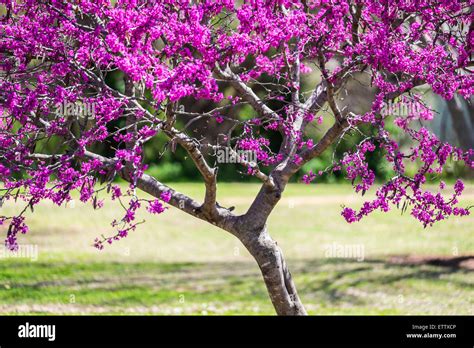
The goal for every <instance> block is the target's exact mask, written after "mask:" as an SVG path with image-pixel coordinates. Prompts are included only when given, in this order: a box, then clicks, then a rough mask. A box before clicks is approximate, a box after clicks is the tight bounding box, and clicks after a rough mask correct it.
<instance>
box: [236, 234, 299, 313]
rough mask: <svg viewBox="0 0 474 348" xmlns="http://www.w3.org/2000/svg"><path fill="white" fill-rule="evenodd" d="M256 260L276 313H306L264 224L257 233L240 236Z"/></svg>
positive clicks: (283, 261)
mask: <svg viewBox="0 0 474 348" xmlns="http://www.w3.org/2000/svg"><path fill="white" fill-rule="evenodd" d="M241 241H242V243H243V244H244V245H245V247H246V248H247V250H248V251H249V252H250V254H251V255H252V256H253V257H254V258H255V261H257V264H258V266H259V267H260V271H261V272H262V276H263V280H264V281H265V285H266V286H267V290H268V294H269V296H270V299H271V301H272V303H273V306H274V307H275V310H276V312H277V314H278V315H287V316H290V315H291V316H293V315H307V313H306V310H305V308H304V306H303V304H302V303H301V300H300V298H299V296H298V293H297V291H296V287H295V284H294V283H293V280H292V277H291V273H290V271H289V270H288V266H287V264H286V261H285V258H284V256H283V253H282V251H281V249H280V247H279V246H278V244H277V242H275V241H274V240H273V239H272V238H271V237H270V235H269V233H268V231H267V228H266V226H265V227H264V228H263V230H261V231H260V232H259V233H257V234H255V233H253V232H252V233H250V232H249V233H246V234H245V237H244V238H241Z"/></svg>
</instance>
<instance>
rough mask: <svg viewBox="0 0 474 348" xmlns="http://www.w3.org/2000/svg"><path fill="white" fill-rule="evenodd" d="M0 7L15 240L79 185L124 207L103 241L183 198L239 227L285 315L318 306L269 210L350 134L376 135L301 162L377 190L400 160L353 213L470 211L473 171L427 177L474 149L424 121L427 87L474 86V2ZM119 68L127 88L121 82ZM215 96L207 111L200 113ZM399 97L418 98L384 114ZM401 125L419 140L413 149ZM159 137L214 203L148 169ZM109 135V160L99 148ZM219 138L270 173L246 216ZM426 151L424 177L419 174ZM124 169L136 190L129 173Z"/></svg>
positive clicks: (0, 82)
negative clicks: (148, 154) (302, 290)
mask: <svg viewBox="0 0 474 348" xmlns="http://www.w3.org/2000/svg"><path fill="white" fill-rule="evenodd" d="M0 6H1V8H0V11H1V12H0V13H1V26H0V35H1V42H0V58H1V59H0V77H1V79H0V106H1V111H2V112H1V118H0V181H1V182H2V187H1V192H0V194H1V197H2V201H8V200H15V201H23V202H24V209H23V210H22V211H21V212H20V213H19V214H18V215H16V216H1V217H0V224H2V225H4V226H5V229H4V230H5V231H6V233H7V234H6V245H7V247H9V248H12V249H15V248H16V247H17V237H18V236H19V234H22V233H27V231H28V227H27V221H26V220H25V216H26V213H27V212H28V211H29V210H30V209H31V210H33V208H34V207H35V206H36V205H37V204H39V203H41V202H42V201H45V200H50V201H52V202H54V204H56V205H57V206H61V205H64V204H66V203H67V202H68V201H70V200H71V199H72V198H71V194H72V193H73V192H74V191H78V192H79V194H80V200H81V201H82V202H90V203H91V204H92V205H93V206H94V208H97V209H99V208H100V207H101V206H102V205H103V204H104V201H103V200H102V199H100V198H99V197H98V194H99V192H102V191H103V192H107V193H108V194H109V195H110V197H111V199H112V200H117V201H120V203H121V204H122V206H123V208H124V213H123V215H122V216H118V217H117V219H116V220H114V221H113V222H112V228H110V227H109V228H110V230H109V233H108V234H107V233H104V234H102V233H98V234H99V235H103V236H104V235H105V237H98V238H97V239H96V240H95V247H97V248H99V249H102V248H104V246H106V245H107V244H112V243H114V242H115V241H118V240H120V239H122V238H124V237H126V236H127V235H128V234H129V233H133V231H134V230H135V229H136V226H137V223H138V222H137V221H136V219H135V216H136V212H137V210H138V209H140V208H144V209H147V210H148V211H149V213H151V214H161V213H163V212H165V210H166V206H167V205H171V206H174V207H176V208H178V209H180V210H182V211H184V212H186V213H187V214H189V215H191V216H193V217H195V218H199V219H201V220H204V221H206V222H209V223H211V224H213V225H216V226H218V227H219V228H221V229H222V230H224V231H227V232H230V233H231V234H233V235H234V236H235V237H237V238H238V239H239V240H240V241H241V242H242V243H243V245H244V246H245V247H246V248H247V249H248V251H249V252H250V254H251V255H252V256H253V257H254V258H255V260H256V262H257V264H258V266H259V267H260V269H261V272H262V275H263V279H264V281H265V284H266V286H267V289H268V293H269V296H270V299H271V301H272V303H273V305H274V307H275V310H276V312H277V313H278V314H281V315H301V314H306V311H305V309H304V306H303V304H302V303H301V301H300V299H299V297H298V294H297V291H296V287H295V285H294V283H293V281H292V278H291V274H290V272H289V270H288V267H287V264H286V262H285V259H284V257H283V254H282V252H281V250H280V248H279V247H278V245H277V243H276V242H275V241H274V240H273V239H272V238H271V236H270V234H269V231H268V230H267V220H268V218H269V216H270V214H271V212H272V210H273V209H274V208H275V206H276V205H277V203H278V202H279V201H280V199H281V197H282V195H283V192H284V191H285V186H286V185H287V183H288V182H289V180H290V178H292V176H294V175H295V174H296V173H301V169H302V167H303V165H305V164H306V163H308V162H309V161H311V160H313V159H315V158H318V157H319V156H321V155H323V154H324V153H325V152H326V151H331V150H330V149H331V148H333V147H334V146H336V145H337V144H338V143H339V142H341V141H343V140H345V139H350V138H351V137H354V138H357V139H359V140H360V139H362V140H360V141H359V140H358V141H357V143H356V145H355V146H354V147H353V148H352V149H351V150H350V151H347V152H346V153H345V154H344V156H342V157H340V158H337V157H336V156H335V157H334V161H333V163H332V164H331V165H330V167H328V168H327V169H326V170H325V171H315V172H312V171H311V172H307V173H302V174H304V176H303V181H304V182H306V183H308V184H309V183H311V182H313V181H316V182H317V181H318V178H319V177H320V176H321V175H323V174H324V175H325V173H327V172H333V171H341V173H343V174H344V175H345V176H346V177H347V179H348V180H349V181H351V182H352V185H353V186H354V190H355V191H356V193H359V194H364V193H365V192H366V191H367V190H369V188H371V186H373V185H374V181H375V180H376V177H375V173H374V171H373V170H372V169H371V168H370V166H369V165H368V161H367V158H368V156H369V155H370V153H372V152H374V151H381V152H382V153H383V156H384V160H385V161H386V163H387V165H388V166H389V167H390V168H391V171H392V172H393V176H392V178H391V179H390V180H389V181H387V182H385V183H383V184H381V185H379V184H377V185H376V186H377V187H375V188H374V190H375V198H374V199H373V200H368V201H367V202H365V203H364V204H363V205H362V207H361V208H360V209H359V210H354V209H352V208H350V207H346V208H344V209H343V211H342V212H341V214H342V216H343V218H345V219H346V220H347V221H348V222H349V223H351V222H355V221H359V220H360V219H362V218H363V217H364V216H366V215H368V214H370V213H372V212H374V211H380V210H381V211H388V210H390V209H391V208H393V207H399V208H401V209H404V210H406V209H409V211H410V212H411V215H412V216H413V217H414V218H416V219H418V220H419V221H420V222H421V223H422V224H423V225H424V226H429V225H432V224H433V223H435V222H436V221H439V220H443V219H446V218H448V217H449V216H452V215H454V216H463V215H468V214H469V208H468V207H460V206H459V204H458V197H459V195H460V194H461V193H462V191H463V188H464V186H463V183H462V182H461V181H459V180H458V181H457V182H456V184H455V186H454V191H449V192H453V193H446V192H443V189H444V186H445V184H444V183H442V182H441V183H440V187H439V189H436V190H434V191H436V192H434V191H433V190H432V191H430V190H428V188H427V187H426V181H427V178H433V177H434V178H436V177H437V175H438V176H439V174H440V173H442V171H443V167H444V166H445V164H446V163H447V161H458V162H461V164H463V165H466V166H468V167H470V168H472V167H473V153H474V152H473V150H472V149H471V150H469V151H467V152H466V151H465V150H464V151H463V150H461V149H458V148H455V147H453V146H451V145H450V144H446V143H442V142H440V141H439V140H438V139H437V138H436V136H435V135H433V134H432V133H431V132H430V131H429V130H428V128H426V127H425V126H424V123H425V122H427V121H429V120H431V119H432V118H433V117H434V116H435V113H434V112H433V111H432V110H431V109H430V108H429V107H428V105H426V103H425V102H424V101H423V98H421V97H420V96H419V95H418V94H417V93H416V89H417V88H419V87H420V86H424V88H429V89H430V90H432V91H433V92H434V93H435V94H437V95H439V96H441V97H443V98H445V99H447V100H449V99H451V98H453V96H454V95H455V94H459V95H460V96H462V97H464V98H470V96H471V95H472V94H473V90H474V78H473V75H472V70H471V69H472V67H473V61H472V48H473V45H474V30H473V29H474V25H473V23H472V19H473V15H472V13H471V10H472V7H473V6H474V5H473V2H472V1H471V0H469V1H463V0H307V1H296V0H252V1H245V0H244V1H232V0H221V1H214V0H115V1H114V0H94V1H91V0H63V1H59V0H49V1H46V0H19V1H18V0H15V1H14V0H0ZM116 72H120V73H121V74H122V75H121V76H123V86H124V88H122V89H120V88H115V87H113V86H112V85H111V84H110V83H108V81H107V77H108V76H109V75H110V74H112V73H116ZM310 75H311V76H318V79H317V81H318V82H317V83H314V85H312V86H309V88H307V87H306V86H305V84H304V83H303V82H302V81H304V79H305V78H306V77H307V76H310ZM358 76H365V77H367V78H368V80H369V81H370V85H371V86H372V87H373V88H375V90H376V94H375V97H374V99H373V103H371V107H370V110H368V111H367V112H364V113H355V112H352V111H351V110H350V108H347V107H343V106H341V105H342V104H341V100H342V99H343V98H345V97H346V96H347V95H348V94H350V93H351V90H350V89H349V88H347V86H348V83H350V82H351V81H354V80H355V79H357V77H358ZM313 80H314V79H313ZM203 101H205V105H207V106H208V107H206V109H205V110H200V111H199V112H193V111H192V110H190V108H189V105H193V104H196V103H198V102H203ZM393 101H396V102H397V103H402V104H403V103H405V104H410V105H411V106H413V105H415V106H416V107H411V108H409V110H414V111H413V112H410V113H409V114H407V115H402V116H400V115H398V116H397V115H390V113H388V114H387V112H384V110H386V107H387V105H389V104H390V103H392V102H393ZM71 105H72V106H73V107H68V106H71ZM58 106H65V107H62V108H61V107H58ZM84 106H89V107H88V108H84ZM90 106H93V107H90ZM84 109H90V110H93V112H92V113H90V114H92V115H86V116H84V113H83V112H82V111H84ZM90 110H89V111H90ZM242 110H246V111H245V112H243V111H242ZM248 110H252V111H251V112H250V113H249V112H248ZM65 111H68V112H65ZM324 112H325V113H324ZM323 114H324V115H326V116H325V117H326V120H325V124H327V122H328V118H330V121H331V126H329V127H327V128H326V129H324V130H323V132H322V135H321V136H320V137H319V138H318V139H314V137H310V136H308V129H309V128H310V127H313V128H314V127H322V125H319V124H320V123H321V120H322V117H323ZM89 116H91V117H89ZM183 119H186V120H188V122H186V124H184V122H182V120H183ZM198 121H206V122H205V124H208V125H210V126H211V127H212V125H214V126H217V125H219V126H224V128H225V129H226V131H225V132H222V134H220V137H219V139H218V140H217V141H209V140H207V138H206V137H203V136H202V133H201V134H200V135H196V133H195V132H191V131H190V125H191V124H203V123H202V122H201V123H199V122H198ZM221 123H222V124H221ZM393 129H398V132H402V133H403V134H404V135H405V136H406V137H409V138H410V139H411V146H405V147H402V146H400V143H399V141H397V139H398V138H397V137H396V136H394V134H393ZM391 130H392V131H391ZM158 136H166V137H167V139H168V146H167V147H166V149H167V150H168V151H173V149H174V148H176V147H182V148H183V149H184V150H185V151H186V152H187V157H188V158H190V159H192V161H193V162H194V165H195V167H196V170H197V171H199V173H200V175H201V176H202V182H203V185H205V196H204V197H203V199H202V201H198V200H195V199H193V198H191V197H188V196H187V195H185V194H182V193H180V192H177V191H176V190H174V189H173V188H171V187H169V186H167V185H166V184H164V183H162V182H160V181H158V180H157V179H156V178H154V177H152V176H150V175H148V174H147V164H146V163H145V161H144V156H143V154H144V149H145V148H146V146H147V144H149V143H150V141H152V140H153V139H154V138H155V137H158ZM275 139H277V140H278V141H277V143H275V142H276V140H275ZM48 142H52V143H54V144H55V146H54V149H53V150H51V147H48V148H47V147H45V146H44V144H45V143H48ZM97 144H100V145H101V146H102V147H104V146H105V147H107V148H108V151H107V153H108V154H109V155H104V153H103V152H98V151H95V150H94V149H97ZM45 149H48V150H47V151H46V150H45ZM221 150H225V151H226V153H230V154H232V155H235V156H237V158H238V162H239V166H238V167H237V168H238V170H242V172H243V173H244V174H245V175H248V176H252V177H255V178H257V179H258V180H260V181H261V183H262V186H261V189H260V191H259V193H258V194H257V195H256V197H255V199H254V200H253V203H252V204H251V205H250V207H249V208H248V210H247V212H246V213H245V214H243V215H238V214H236V213H235V212H233V210H232V209H231V208H229V209H228V208H225V207H222V206H220V205H219V204H218V203H217V201H216V198H217V192H218V190H217V181H218V178H219V175H218V167H219V166H223V165H225V164H222V163H221V164H219V165H217V161H216V160H215V157H216V156H217V154H218V152H219V151H221ZM242 151H246V152H251V153H253V154H255V158H254V159H252V160H249V159H248V158H247V157H246V156H240V155H239V154H242V153H243V152H242ZM410 163H411V164H410ZM413 163H415V164H417V165H418V167H417V168H418V169H417V172H416V173H415V175H413V172H410V171H408V170H407V169H406V167H407V165H408V164H410V165H412V164H413ZM409 172H410V173H411V174H409ZM117 177H121V178H122V179H124V180H125V181H126V182H127V183H128V184H129V187H128V188H127V189H124V188H123V186H120V185H117V184H116V180H115V179H116V178H117ZM139 191H144V192H147V193H148V194H150V195H151V196H152V197H154V199H152V200H150V199H144V198H141V197H143V196H144V195H141V196H139ZM102 194H103V193H102ZM101 197H102V196H101ZM106 229H107V227H106V226H104V230H106Z"/></svg>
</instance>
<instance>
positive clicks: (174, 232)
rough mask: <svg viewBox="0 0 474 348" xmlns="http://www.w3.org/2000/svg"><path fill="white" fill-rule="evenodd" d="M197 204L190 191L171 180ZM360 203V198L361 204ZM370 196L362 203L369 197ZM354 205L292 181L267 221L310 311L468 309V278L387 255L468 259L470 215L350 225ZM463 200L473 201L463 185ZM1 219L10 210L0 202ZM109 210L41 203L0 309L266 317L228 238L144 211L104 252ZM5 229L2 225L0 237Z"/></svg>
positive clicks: (196, 191)
mask: <svg viewBox="0 0 474 348" xmlns="http://www.w3.org/2000/svg"><path fill="white" fill-rule="evenodd" d="M174 186H176V187H177V189H178V190H180V191H182V192H185V193H187V194H189V195H191V196H193V197H195V198H196V199H199V198H201V197H202V195H203V190H202V186H200V185H198V184H177V185H174ZM258 189H259V186H258V185H254V184H223V185H220V186H219V203H220V204H221V205H222V206H227V207H228V206H235V207H236V212H237V213H243V212H245V210H246V208H247V207H248V206H249V204H250V202H251V199H252V197H253V196H255V193H256V192H258ZM364 198H366V197H364ZM369 198H370V197H369ZM361 202H363V200H362V199H361V197H358V196H356V195H354V194H353V193H352V191H351V188H350V186H347V185H310V186H306V185H290V186H289V187H288V190H287V191H286V192H285V195H284V198H283V199H282V201H281V202H280V204H279V206H278V207H277V208H276V210H275V212H274V214H273V215H272V217H271V220H270V222H269V230H270V232H271V234H272V236H273V237H274V238H275V239H276V240H277V241H278V243H279V245H280V246H281V247H282V249H283V251H284V252H285V254H286V256H287V258H288V260H289V265H290V268H291V270H292V273H293V276H294V278H295V282H296V284H297V286H298V289H299V292H300V295H301V297H302V299H303V301H304V303H305V305H306V306H307V308H308V309H309V311H310V312H311V313H314V314H472V313H473V307H474V300H473V295H474V274H473V273H474V272H472V271H471V272H469V271H468V270H467V269H465V268H449V267H444V266H435V265H423V264H419V265H408V264H397V263H394V262H392V261H391V260H392V258H391V256H392V255H421V256H451V257H454V256H457V255H472V254H473V253H474V227H473V223H474V217H472V216H469V217H465V218H453V219H450V220H447V221H443V222H440V223H439V224H437V225H435V226H434V227H432V228H427V229H423V227H422V226H421V225H420V224H419V223H418V222H416V221H415V220H413V219H412V218H411V217H410V216H409V214H408V213H407V214H405V215H401V214H400V211H398V210H393V211H392V212H390V213H388V214H382V213H376V214H374V215H372V216H370V217H368V218H367V219H365V220H363V221H361V222H360V223H357V224H352V225H349V224H347V223H345V222H344V220H343V218H342V217H341V216H340V211H341V205H342V204H344V205H347V206H353V207H358V206H359V205H360V204H361ZM462 203H463V205H466V206H469V205H473V204H474V187H473V186H472V185H471V186H469V187H468V189H467V191H466V194H465V197H464V198H463V201H462ZM1 209H2V214H7V215H8V214H12V213H13V212H14V211H16V210H18V209H20V207H19V206H12V205H11V204H10V203H9V204H6V205H5V206H4V207H2V208H1ZM120 214H121V211H120V208H119V206H118V205H117V204H116V203H113V202H110V201H106V204H105V207H104V208H102V209H100V210H93V209H92V208H91V207H90V206H88V205H83V204H81V203H80V202H79V201H76V202H75V204H74V205H70V206H69V207H66V208H57V207H55V206H53V205H52V204H48V203H44V204H42V205H40V206H38V207H37V208H36V209H35V213H34V214H31V213H29V214H28V221H29V225H30V229H31V231H30V232H29V234H27V235H25V236H20V243H22V244H36V245H38V250H39V259H38V261H37V262H30V261H28V260H19V259H14V258H6V259H0V312H1V313H16V312H22V313H99V314H100V313H127V314H142V313H148V314H206V313H208V314H214V313H218V314H272V313H273V311H272V307H271V304H270V302H269V300H268V297H267V294H266V291H265V286H264V284H263V282H262V280H261V276H260V274H259V271H258V267H257V266H256V265H255V264H254V262H253V260H252V259H251V257H250V256H249V255H248V253H247V252H246V250H245V249H244V248H243V247H242V246H241V244H240V243H239V241H238V240H236V239H235V237H233V236H231V235H230V234H228V233H226V232H223V231H221V230H219V229H217V228H215V227H213V226H210V225H208V224H206V223H204V222H202V221H198V220H196V219H193V218H191V217H189V216H186V214H184V213H182V212H180V211H178V210H176V209H174V208H171V209H169V210H168V211H167V212H166V213H165V214H162V215H160V216H150V215H148V214H147V213H146V212H142V213H141V214H140V216H139V219H142V218H144V219H146V220H147V223H146V224H143V225H140V226H139V227H138V229H137V230H136V231H135V232H133V233H132V234H131V235H130V236H129V237H128V238H126V239H125V240H122V241H120V242H118V243H116V244H114V245H112V246H110V247H108V248H106V250H104V251H97V250H95V249H94V248H93V247H92V243H93V240H94V238H95V237H97V236H100V235H102V234H104V235H110V234H111V233H112V230H111V228H110V222H111V221H112V220H113V219H114V218H117V217H120ZM2 231H4V230H2ZM333 243H335V244H336V245H342V246H362V247H363V248H364V255H363V256H364V260H363V261H361V262H358V261H357V260H355V259H350V258H330V257H327V256H328V255H327V254H326V251H327V246H328V245H334V244H333Z"/></svg>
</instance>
